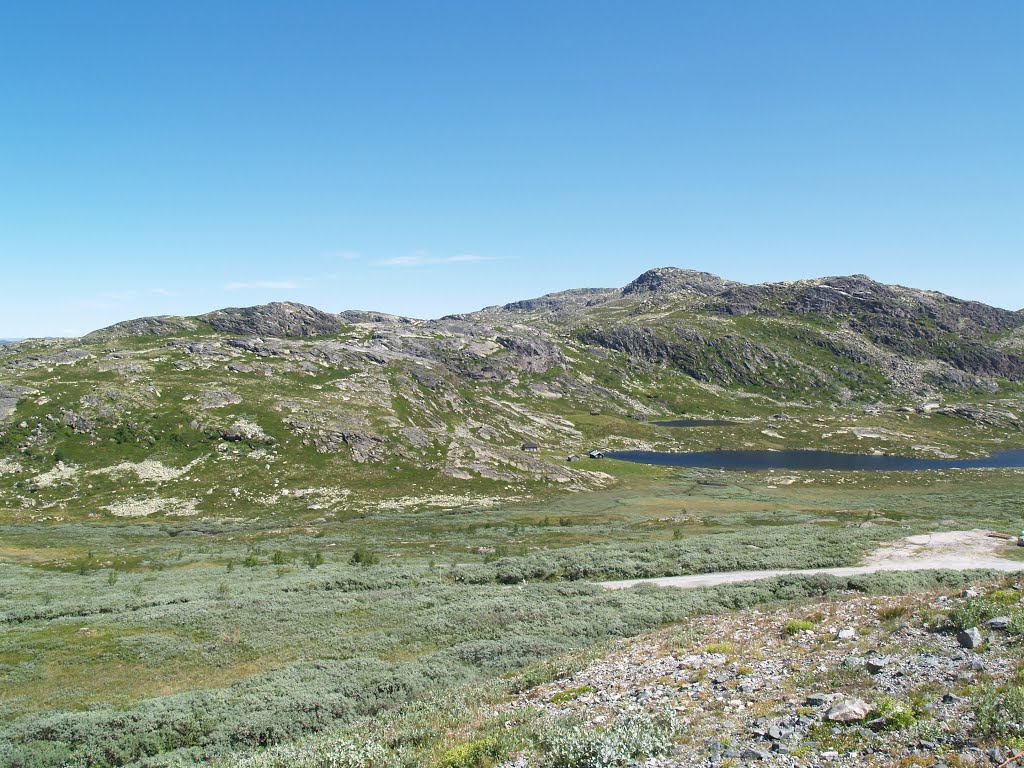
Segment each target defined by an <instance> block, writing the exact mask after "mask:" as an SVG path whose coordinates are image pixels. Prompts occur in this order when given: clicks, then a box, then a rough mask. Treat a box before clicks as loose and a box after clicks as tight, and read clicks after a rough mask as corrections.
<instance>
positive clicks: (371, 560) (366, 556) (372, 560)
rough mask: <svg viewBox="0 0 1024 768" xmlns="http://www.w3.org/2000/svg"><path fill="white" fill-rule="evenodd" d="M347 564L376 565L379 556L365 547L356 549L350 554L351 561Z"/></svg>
mask: <svg viewBox="0 0 1024 768" xmlns="http://www.w3.org/2000/svg"><path fill="white" fill-rule="evenodd" d="M349 562H351V563H352V565H377V563H379V562H380V556H378V555H377V553H376V552H372V551H370V550H369V549H367V548H366V547H356V551H355V552H353V553H352V559H351V560H350V561H349Z"/></svg>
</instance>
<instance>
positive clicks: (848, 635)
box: [836, 627, 857, 640]
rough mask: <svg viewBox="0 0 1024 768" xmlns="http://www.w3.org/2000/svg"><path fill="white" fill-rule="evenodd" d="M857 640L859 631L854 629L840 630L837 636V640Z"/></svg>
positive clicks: (845, 628)
mask: <svg viewBox="0 0 1024 768" xmlns="http://www.w3.org/2000/svg"><path fill="white" fill-rule="evenodd" d="M856 638H857V630H855V629H854V628H853V627H844V628H843V629H840V630H839V633H838V634H837V635H836V640H855V639H856Z"/></svg>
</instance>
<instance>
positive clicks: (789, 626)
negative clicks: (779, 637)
mask: <svg viewBox="0 0 1024 768" xmlns="http://www.w3.org/2000/svg"><path fill="white" fill-rule="evenodd" d="M813 629H814V624H812V623H811V622H809V621H807V620H805V619H792V620H791V621H787V622H786V623H785V624H784V625H783V627H782V633H783V634H784V635H786V636H787V637H792V636H793V635H799V634H800V633H801V632H810V631H812V630H813Z"/></svg>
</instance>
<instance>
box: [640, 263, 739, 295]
mask: <svg viewBox="0 0 1024 768" xmlns="http://www.w3.org/2000/svg"><path fill="white" fill-rule="evenodd" d="M734 285H739V283H734V282H733V281H731V280H723V279H722V278H720V277H719V276H718V275H713V274H711V273H710V272H699V271H697V270H694V269H678V268H676V267H656V268H655V269H649V270H647V271H646V272H644V273H643V274H642V275H640V277H638V278H637V279H636V280H634V281H633V282H631V283H630V284H629V285H627V286H626V287H625V288H623V289H622V295H623V296H631V295H634V294H644V293H668V292H679V291H693V292H696V293H701V294H706V295H713V294H717V293H721V292H722V291H724V290H726V289H727V288H730V287H732V286H734Z"/></svg>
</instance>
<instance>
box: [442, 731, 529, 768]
mask: <svg viewBox="0 0 1024 768" xmlns="http://www.w3.org/2000/svg"><path fill="white" fill-rule="evenodd" d="M515 748H516V742H515V740H514V739H513V738H512V736H511V735H510V734H498V735H491V736H484V737H481V738H478V739H473V740H472V741H467V742H465V743H463V744H457V745H455V746H454V747H451V748H449V749H447V750H445V752H444V754H442V755H441V757H440V759H438V760H437V762H436V763H435V766H436V768H488V767H489V766H492V765H495V764H496V763H498V762H500V761H501V760H504V759H505V758H506V757H508V756H509V755H510V754H512V751H513V750H514V749H515Z"/></svg>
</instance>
